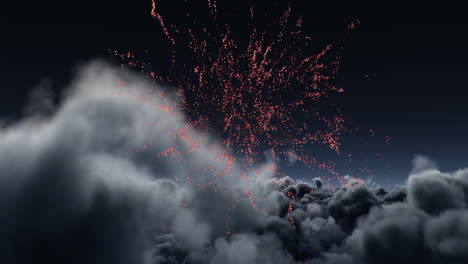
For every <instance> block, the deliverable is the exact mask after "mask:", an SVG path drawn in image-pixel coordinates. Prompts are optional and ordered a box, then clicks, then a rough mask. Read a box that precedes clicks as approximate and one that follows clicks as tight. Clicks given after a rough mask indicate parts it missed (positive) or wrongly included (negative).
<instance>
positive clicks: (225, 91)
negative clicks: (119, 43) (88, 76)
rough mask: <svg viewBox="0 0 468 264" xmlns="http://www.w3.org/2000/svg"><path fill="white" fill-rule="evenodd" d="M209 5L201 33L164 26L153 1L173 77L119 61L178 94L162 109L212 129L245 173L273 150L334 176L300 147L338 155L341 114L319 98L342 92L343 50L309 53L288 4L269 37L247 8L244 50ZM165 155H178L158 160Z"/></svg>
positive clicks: (130, 60) (130, 57) (211, 0)
mask: <svg viewBox="0 0 468 264" xmlns="http://www.w3.org/2000/svg"><path fill="white" fill-rule="evenodd" d="M185 2H187V1H185ZM207 4H208V9H209V12H210V16H211V17H210V19H211V20H212V22H213V23H211V25H212V26H205V27H202V28H201V30H199V28H196V29H194V28H190V27H187V28H178V27H176V26H175V25H172V24H168V23H167V22H166V20H165V18H164V16H163V15H161V14H160V13H159V9H158V8H159V5H158V2H157V1H156V0H152V8H151V16H152V17H154V18H155V19H156V20H157V21H158V22H159V24H160V26H161V28H162V31H163V33H164V35H165V36H166V38H167V39H168V42H169V44H170V46H171V50H172V51H171V54H172V60H171V61H172V67H173V69H174V71H175V72H177V75H176V76H170V75H164V74H160V73H158V72H153V71H151V70H150V69H149V67H148V64H145V63H144V62H141V61H138V60H137V59H136V58H135V55H134V54H133V53H126V54H119V53H117V52H116V55H119V56H121V57H122V59H124V60H125V61H126V63H127V66H130V67H134V68H135V67H136V68H141V69H143V70H144V71H147V74H148V76H149V77H151V78H152V79H154V80H155V81H158V82H163V83H169V84H171V85H173V86H175V87H177V89H178V95H180V96H181V98H182V101H181V102H180V103H175V104H174V105H161V106H160V108H161V109H162V110H163V111H167V112H171V113H173V114H176V112H175V111H181V112H185V113H187V114H188V116H189V124H190V125H191V126H193V127H196V128H198V129H202V128H207V127H210V128H211V129H212V132H215V133H216V134H218V135H219V136H220V137H221V139H222V141H223V143H224V145H225V146H226V147H228V148H229V149H230V150H231V151H232V152H234V153H235V154H236V155H237V156H239V157H241V160H242V161H243V164H244V165H245V166H247V167H251V166H252V165H253V164H255V161H258V160H260V159H262V158H264V156H263V153H264V151H266V150H270V152H271V154H272V156H273V157H279V156H282V157H287V156H291V155H293V156H294V157H295V159H296V160H298V161H300V162H303V163H304V164H306V165H307V166H319V167H320V168H321V169H329V171H331V172H332V173H333V174H335V173H334V171H333V168H331V167H330V166H328V165H325V164H320V163H317V161H316V159H315V158H314V157H311V156H310V155H307V154H306V152H305V151H304V147H305V146H307V145H310V144H314V143H316V144H321V145H325V146H327V147H329V148H330V149H332V150H333V151H336V152H339V150H340V139H341V135H342V133H343V132H344V131H345V129H346V128H345V120H344V119H343V117H342V115H341V113H340V111H339V110H338V109H336V108H334V109H330V107H326V109H322V108H323V107H320V106H319V104H320V102H321V101H323V99H324V98H326V97H328V96H330V95H332V94H333V93H339V92H342V91H343V90H342V89H340V88H337V87H335V86H333V85H332V80H333V79H334V77H335V75H336V73H337V71H338V68H339V59H340V58H339V55H338V54H339V50H340V49H339V48H335V47H333V46H332V45H328V46H326V47H324V48H323V49H321V50H319V51H316V52H310V50H312V48H311V47H312V43H311V42H312V41H311V37H309V36H307V35H306V34H305V33H303V31H302V23H303V18H302V17H301V16H299V17H296V18H293V17H294V16H293V12H292V8H291V4H290V3H289V5H288V7H287V8H286V10H285V11H284V12H283V14H282V15H281V17H280V18H279V20H278V22H277V25H276V26H277V30H276V31H274V33H273V32H272V31H271V30H268V31H267V30H265V31H260V30H259V29H258V27H257V26H256V21H255V17H256V13H255V7H254V6H252V7H251V8H250V14H249V19H250V20H249V25H251V27H250V33H249V38H248V43H247V44H246V45H241V44H238V42H236V40H235V38H234V37H233V34H232V33H231V29H230V27H229V25H226V24H223V25H222V24H221V23H219V22H218V4H217V1H216V0H208V1H207ZM187 16H188V17H190V16H191V15H190V14H187ZM194 21H195V19H194ZM357 23H358V22H354V23H353V24H352V26H350V27H349V28H348V29H354V27H355V26H356V24H357ZM195 32H197V33H195ZM179 42H180V43H181V44H180V45H182V49H183V50H184V52H187V51H188V52H189V53H190V57H191V61H190V64H189V65H190V66H188V65H187V64H186V63H182V66H181V65H180V64H181V63H178V62H177V52H176V51H177V50H179V49H180V47H179V46H178V45H179ZM325 111H326V112H327V113H326V114H324V112H325ZM170 153H175V150H174V149H168V150H167V151H166V152H164V153H161V155H168V154H170ZM278 154H279V156H278Z"/></svg>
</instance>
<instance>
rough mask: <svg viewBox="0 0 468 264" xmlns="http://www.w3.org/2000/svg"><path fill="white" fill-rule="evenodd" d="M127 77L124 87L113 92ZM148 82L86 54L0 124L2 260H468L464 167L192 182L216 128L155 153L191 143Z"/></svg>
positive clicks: (208, 161) (205, 177) (467, 175)
mask: <svg viewBox="0 0 468 264" xmlns="http://www.w3.org/2000/svg"><path fill="white" fill-rule="evenodd" d="M122 81H123V82H125V83H126V86H125V87H126V88H129V89H130V90H131V91H132V94H131V96H129V95H126V96H125V95H124V96H122V95H119V94H118V93H115V91H116V90H118V89H119V88H118V83H119V82H122ZM142 83H143V84H144V85H150V84H148V83H146V82H144V80H141V79H140V78H138V77H135V76H132V75H126V74H123V73H122V72H120V71H116V70H114V69H110V68H109V67H107V66H105V65H103V64H100V63H94V64H92V65H90V66H88V67H87V68H86V69H85V70H83V71H82V72H81V73H80V75H79V77H78V78H77V80H75V82H74V84H73V85H72V87H71V88H70V92H69V94H68V95H67V97H66V99H65V100H64V102H63V103H62V105H61V106H59V107H57V109H56V110H55V113H52V114H51V113H50V111H52V110H51V109H54V106H52V103H51V101H50V100H49V99H47V98H43V100H41V101H40V103H41V104H42V106H40V107H39V108H37V107H32V108H30V109H32V110H31V111H30V112H28V113H30V114H31V117H30V118H26V119H25V120H23V121H22V122H19V123H17V124H14V125H9V126H7V127H5V128H2V129H1V130H0V211H1V214H0V238H1V240H0V262H1V263H117V264H118V263H225V264H237V263H330V264H331V263H355V264H358V263H467V261H468V254H467V252H468V228H467V226H468V225H467V223H468V210H467V205H468V170H460V171H457V172H453V173H442V172H439V171H437V170H435V168H436V166H435V163H433V162H431V161H429V160H427V159H425V158H424V157H418V158H417V159H416V160H415V162H414V167H415V169H414V170H413V173H412V175H411V176H410V177H409V178H408V182H407V184H406V185H405V186H402V187H400V188H397V189H395V190H391V191H389V192H387V191H385V190H383V189H382V188H377V187H374V185H372V186H371V187H366V186H363V185H362V184H361V183H359V182H354V181H352V179H348V180H349V182H348V184H347V185H346V186H342V187H340V188H338V189H336V190H330V189H328V188H325V187H324V186H323V183H322V181H321V180H320V179H314V182H313V184H308V183H304V182H296V181H295V180H293V179H291V178H289V177H285V178H283V179H280V180H279V182H278V181H275V180H272V179H271V175H269V173H268V170H262V168H261V167H262V165H260V167H259V168H258V169H259V170H260V171H262V173H261V174H260V175H258V177H257V181H256V182H252V185H251V186H250V187H249V188H250V189H249V190H251V191H252V193H253V194H254V200H255V203H256V208H254V207H253V206H252V204H251V201H250V200H249V197H248V195H246V192H247V189H246V187H245V186H244V185H242V184H239V182H238V181H236V180H235V177H224V178H220V179H218V181H219V186H217V190H216V191H210V190H205V189H203V188H199V187H197V186H199V185H198V184H201V185H205V186H206V185H209V183H210V181H211V180H213V177H214V176H213V175H212V174H210V173H209V172H208V173H207V172H204V171H203V168H204V167H206V166H214V167H219V168H223V164H221V161H215V160H216V154H213V153H212V152H210V151H209V149H210V146H212V145H216V140H215V139H210V138H209V137H208V136H203V135H201V136H202V137H204V139H205V140H204V141H203V142H204V143H203V144H202V145H201V146H200V148H199V149H198V151H197V152H193V153H188V154H185V155H183V156H181V157H183V158H181V159H176V158H170V157H167V158H165V157H162V158H156V157H155V155H156V153H158V152H162V151H164V150H166V149H167V148H168V147H170V146H172V145H176V144H177V145H179V147H180V149H181V150H188V149H189V146H188V144H187V143H186V142H184V141H181V140H180V139H178V138H177V137H172V136H168V137H164V136H162V135H164V134H167V131H176V130H178V129H181V128H182V127H183V126H184V120H183V117H182V116H173V115H170V114H167V113H163V112H162V111H158V110H157V109H156V108H155V107H154V106H155V105H157V104H158V102H157V101H156V102H152V103H151V104H144V103H140V102H138V101H137V100H135V99H134V98H136V97H138V96H139V95H141V94H140V93H142V92H143V91H142V89H141V86H142ZM116 86H117V87H116ZM45 95H48V93H41V97H47V96H45ZM36 96H37V95H36ZM155 100H157V99H155ZM37 109H39V110H37ZM44 109H46V110H47V111H45V112H46V115H45V116H44V115H43V112H44V111H43V110H44ZM41 116H42V117H41ZM144 145H148V146H149V149H148V150H147V151H136V150H141V148H142V146H144ZM195 163H196V164H198V166H195V167H194V166H193V164H195ZM268 165H270V164H264V165H263V166H268ZM233 170H234V174H236V173H237V172H238V168H233ZM187 177H191V182H190V183H186V182H185V181H184V179H185V178H187ZM229 208H234V209H231V210H230V211H229V210H228V209H229ZM260 211H261V212H260ZM227 217H229V224H228V226H227V224H226V219H227ZM228 231H229V232H230V233H229V234H228Z"/></svg>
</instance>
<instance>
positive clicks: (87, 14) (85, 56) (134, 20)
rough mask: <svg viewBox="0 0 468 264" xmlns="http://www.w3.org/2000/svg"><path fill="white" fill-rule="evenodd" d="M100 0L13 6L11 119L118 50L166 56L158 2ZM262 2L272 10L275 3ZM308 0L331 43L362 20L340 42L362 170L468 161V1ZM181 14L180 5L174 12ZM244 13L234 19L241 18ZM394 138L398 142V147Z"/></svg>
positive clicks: (309, 25) (308, 12) (315, 27)
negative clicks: (154, 14)
mask: <svg viewBox="0 0 468 264" xmlns="http://www.w3.org/2000/svg"><path fill="white" fill-rule="evenodd" d="M96 2H99V3H95V1H89V0H84V1H74V2H69V1H36V2H34V3H28V2H21V3H18V4H15V6H6V5H4V6H3V8H2V9H3V11H4V12H5V14H4V15H3V16H2V20H3V21H1V24H0V25H1V26H0V27H2V38H1V42H0V45H1V50H2V55H1V56H2V63H1V64H0V67H1V68H0V74H1V75H0V76H1V89H2V96H1V97H0V118H1V119H15V118H18V117H20V116H21V113H22V109H23V107H24V104H25V102H26V101H27V98H28V94H29V93H30V91H31V89H32V88H34V87H35V86H37V85H38V84H40V83H41V81H43V80H47V79H50V80H53V89H54V90H56V91H58V92H59V91H60V89H61V87H63V86H64V84H66V83H67V81H69V79H70V78H71V77H72V76H73V72H74V69H75V67H76V66H77V64H79V63H82V62H86V61H88V60H90V59H94V58H109V55H108V53H107V50H108V49H121V50H132V49H139V50H146V49H147V50H151V51H155V52H156V53H157V51H164V50H166V42H165V39H164V38H163V37H162V35H161V30H160V28H159V27H158V24H157V23H156V21H154V20H153V19H152V18H151V17H150V15H149V10H150V1H149V0H147V1H141V0H135V1H108V0H104V1H96ZM181 2H182V1H181ZM201 2H204V1H201ZM235 2H237V1H235ZM258 2H262V3H260V5H262V6H267V5H268V4H267V3H270V4H271V2H272V1H258ZM273 2H281V1H273ZM283 2H284V1H283ZM303 2H304V3H303V6H302V7H301V9H302V11H303V12H304V15H305V23H306V24H305V25H306V29H307V30H308V31H309V32H310V33H311V35H314V36H316V38H317V39H320V40H321V41H324V43H326V42H328V41H331V42H333V41H336V40H337V38H339V37H337V36H339V35H340V34H341V35H344V30H343V29H344V28H345V27H346V24H347V23H348V22H349V21H351V20H353V19H358V20H359V21H360V22H361V25H360V27H359V28H358V30H356V31H355V32H354V33H353V34H352V35H351V36H349V37H346V39H345V40H342V39H340V40H339V41H342V42H343V44H344V47H345V49H344V53H343V63H342V68H341V72H340V73H339V75H338V78H337V80H336V84H337V85H339V86H341V87H343V88H344V89H345V90H346V92H345V93H344V94H343V96H342V97H341V98H338V99H337V104H340V105H342V109H343V111H344V113H345V114H346V115H347V117H348V120H350V122H351V123H352V124H353V126H354V127H357V128H360V129H361V132H360V134H359V133H358V135H359V136H354V135H353V137H350V138H348V139H345V144H344V147H345V148H347V149H346V150H348V152H353V153H355V155H356V157H357V158H356V160H357V162H358V164H357V165H359V164H361V163H363V161H365V160H368V163H369V165H370V166H371V167H373V168H374V171H376V175H377V177H385V181H389V182H390V183H393V182H399V181H402V180H403V179H404V178H405V177H406V175H407V172H408V171H409V170H410V167H411V164H410V163H411V159H412V157H413V156H414V155H415V154H423V155H428V156H430V157H431V158H433V159H434V160H436V161H437V162H438V164H439V165H440V167H441V169H443V170H452V169H457V168H461V167H465V166H467V165H468V153H467V151H466V150H467V147H468V137H467V136H466V135H468V123H467V118H466V117H467V115H468V104H466V100H467V99H468V92H467V87H468V79H467V78H466V73H467V72H468V71H467V70H468V66H467V64H466V61H467V59H468V51H467V50H466V47H468V37H467V35H466V33H467V32H468V31H467V30H466V26H467V25H468V22H467V21H466V20H465V14H464V12H463V10H464V8H463V7H462V6H461V5H460V6H455V5H449V4H447V2H435V3H431V4H430V3H429V2H434V1H426V3H425V4H419V5H418V4H400V3H397V2H390V1H374V3H372V4H368V3H363V2H360V3H356V2H355V1H347V2H346V4H343V3H339V2H336V1H326V2H327V3H322V2H319V1H303ZM233 3H234V1H231V2H230V3H229V5H232V6H234V4H233ZM271 6H274V5H273V4H271ZM239 9H242V8H239ZM270 10H274V7H270ZM170 12H174V13H173V14H169V13H170ZM178 12H179V10H178V9H177V6H174V7H173V9H172V10H169V11H166V14H165V15H166V16H171V15H174V16H175V15H176V14H178ZM238 12H240V11H238V10H237V11H236V10H234V11H233V12H232V13H231V15H232V17H233V20H236V19H237V17H236V16H237V15H238V14H239V13H238ZM265 19H266V20H268V18H265ZM272 19H273V18H272ZM275 19H276V18H275ZM161 56H163V54H162V53H161ZM369 129H373V130H374V131H375V132H376V137H375V138H372V137H370V136H369V134H370V133H369ZM384 136H390V137H391V138H392V143H391V144H390V145H387V144H385V142H383V139H384ZM378 152H382V153H385V155H386V157H388V159H389V160H390V162H391V168H390V169H388V168H386V167H385V166H384V165H383V162H380V161H376V159H375V154H376V153H378ZM379 162H380V163H379ZM379 175H380V176H379ZM389 179H391V180H389Z"/></svg>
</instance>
